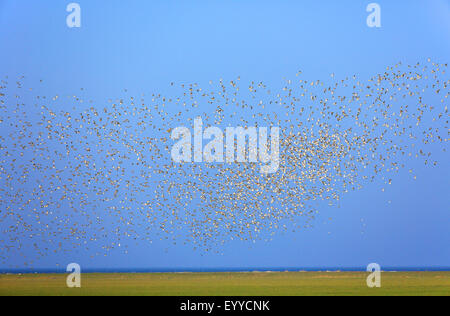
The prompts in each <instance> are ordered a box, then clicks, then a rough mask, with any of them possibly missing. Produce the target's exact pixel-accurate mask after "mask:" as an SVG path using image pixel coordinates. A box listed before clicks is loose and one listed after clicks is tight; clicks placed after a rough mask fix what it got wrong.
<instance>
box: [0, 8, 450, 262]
mask: <svg viewBox="0 0 450 316" xmlns="http://www.w3.org/2000/svg"><path fill="white" fill-rule="evenodd" d="M370 2H371V1H354V0H343V1H333V0H322V1H317V0H316V1H312V0H311V1H293V0H291V1H288V0H286V1H283V0H280V1H261V0H259V1H256V0H252V1H246V0H244V1H234V0H231V1H214V0H213V1H189V2H188V1H144V0H129V1H120V0H109V1H100V0H78V3H79V4H80V5H81V8H82V27H81V28H79V29H76V28H74V29H69V28H68V27H67V26H66V16H67V12H66V10H65V9H66V5H67V4H68V3H69V1H62V0H58V1H15V0H0V43H1V44H0V45H1V48H2V49H0V69H1V71H0V76H1V77H4V76H6V75H8V76H9V77H11V78H14V77H18V76H20V75H25V76H26V78H27V80H28V81H29V82H39V80H40V79H43V80H44V81H45V85H41V86H40V88H39V89H40V90H39V91H38V93H39V94H41V95H48V96H50V95H54V94H60V95H71V94H73V93H76V92H78V91H79V89H80V88H81V87H83V88H84V89H85V90H86V91H88V92H87V93H88V94H89V98H92V99H94V100H96V102H99V103H101V102H105V103H106V100H107V99H108V98H111V97H112V98H117V97H119V96H120V95H121V93H122V91H123V89H125V88H126V89H128V91H129V92H130V94H133V93H136V94H140V93H153V92H161V93H163V94H164V93H167V91H168V89H169V86H170V83H171V82H179V83H181V82H200V83H202V82H203V83H205V82H208V80H218V79H220V78H224V79H225V80H233V79H235V78H236V77H237V76H241V78H242V80H244V81H245V80H247V81H251V80H255V81H260V80H263V81H264V82H265V83H267V84H269V85H271V84H272V85H274V86H276V85H279V84H280V82H281V81H282V80H283V78H294V77H295V74H296V73H297V71H298V70H302V71H303V76H304V77H305V78H309V79H310V80H315V79H322V78H328V77H329V74H330V73H335V75H336V77H338V78H344V77H345V76H349V75H353V74H358V76H360V77H362V78H364V77H368V76H371V75H374V74H377V73H379V72H382V71H384V69H385V68H386V66H390V65H394V64H395V63H397V62H398V61H402V63H404V64H408V63H411V64H415V63H416V62H418V61H420V62H423V61H425V60H426V59H427V58H432V59H433V60H434V61H436V62H439V63H447V62H448V57H449V56H450V19H449V17H450V1H448V0H427V1H419V0H410V1H407V0H398V1H387V0H379V1H378V3H379V4H380V5H381V8H382V27H381V28H379V29H377V28H369V27H367V25H366V17H367V15H368V13H367V12H366V10H365V9H366V6H367V4H368V3H370ZM439 158H440V159H441V164H440V166H439V168H432V167H429V166H424V165H423V163H418V162H414V161H412V162H411V165H413V166H414V168H415V171H416V174H417V180H415V181H414V180H413V179H412V178H411V176H410V175H409V174H408V172H407V169H405V170H402V171H401V172H399V174H398V175H395V178H394V180H395V181H394V184H393V185H391V186H390V187H389V190H387V191H386V192H381V190H380V186H379V184H378V183H372V184H368V185H366V186H365V187H364V188H363V189H362V190H359V191H356V192H351V193H349V194H347V195H345V196H344V197H343V199H342V201H341V204H340V208H335V207H331V208H327V207H322V208H321V209H320V212H319V216H318V218H317V219H316V220H315V221H314V223H313V224H314V225H313V227H312V228H308V229H305V230H303V231H297V232H296V233H285V234H277V235H275V237H274V240H273V241H271V242H262V241H260V242H257V243H256V244H252V245H250V244H248V243H244V242H237V241H235V242H229V243H227V244H226V245H225V246H224V248H223V251H222V253H221V254H217V255H215V254H205V253H203V252H201V251H193V250H192V247H191V246H189V245H187V246H182V245H177V246H173V245H171V244H170V243H166V242H164V241H155V242H153V244H143V243H138V244H135V245H133V246H130V249H129V252H128V254H124V253H123V252H121V251H112V252H111V253H110V255H109V256H108V257H96V258H94V259H90V257H89V256H90V253H89V252H87V251H86V250H84V249H79V250H74V251H71V252H70V253H66V254H62V253H57V254H53V255H50V256H47V257H45V258H42V259H40V260H39V261H38V262H36V263H35V265H34V267H35V268H43V267H45V268H48V267H49V268H52V267H55V264H56V263H59V264H61V265H65V264H68V263H70V262H77V263H79V264H80V265H81V266H82V267H85V268H130V269H132V268H155V267H166V268H171V267H185V268H189V267H192V268H193V267H267V268H270V267H283V266H290V267H323V266H328V267H339V266H341V267H365V266H366V265H367V264H368V263H370V262H377V263H379V264H380V265H381V266H382V267H383V266H390V267H392V266H396V267H430V266H447V267H448V266H450V248H449V246H448V245H450V234H449V228H450V227H449V224H450V212H449V211H450V209H449V207H450V194H449V193H450V192H449V187H450V186H449V184H450V182H449V176H450V168H449V167H448V164H446V163H447V162H448V155H441V156H439ZM442 160H443V161H442ZM388 201H391V202H390V203H388ZM2 211H3V210H2ZM330 217H332V220H331V221H330V220H329V218H330ZM0 227H1V223H0ZM22 262H23V258H21V257H13V258H11V259H10V262H8V265H5V266H0V268H2V267H4V268H7V267H9V265H14V266H18V267H21V266H22Z"/></svg>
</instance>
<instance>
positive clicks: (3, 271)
mask: <svg viewBox="0 0 450 316" xmlns="http://www.w3.org/2000/svg"><path fill="white" fill-rule="evenodd" d="M447 271H450V267H406V268H405V267H385V268H382V272H447ZM232 272H235V273H250V272H254V273H271V272H272V273H274V272H330V273H332V272H366V269H365V268H363V267H354V268H351V267H321V268H314V267H312V268H117V269H114V268H86V269H82V273H232ZM64 273H67V271H66V270H65V269H0V274H64Z"/></svg>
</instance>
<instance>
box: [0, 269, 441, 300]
mask: <svg viewBox="0 0 450 316" xmlns="http://www.w3.org/2000/svg"><path fill="white" fill-rule="evenodd" d="M367 275H368V273H364V272H248V273H237V272H232V273H117V274H102V273H92V274H89V273H87V274H82V275H81V288H67V287H66V275H64V274H24V275H0V295H1V296H5V295H176V296H185V295H186V296H203V295H206V296H207V295H213V296H216V295H217V296H246V295H249V296H266V295H267V296H272V295H275V296H276V295H446V296H448V295H450V272H383V273H382V274H381V288H372V289H371V288H368V287H367V286H366V277H367Z"/></svg>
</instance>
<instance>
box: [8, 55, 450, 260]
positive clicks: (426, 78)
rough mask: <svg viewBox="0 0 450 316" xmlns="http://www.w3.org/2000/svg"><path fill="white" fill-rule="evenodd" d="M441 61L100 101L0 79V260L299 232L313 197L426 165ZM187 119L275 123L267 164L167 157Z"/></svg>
mask: <svg viewBox="0 0 450 316" xmlns="http://www.w3.org/2000/svg"><path fill="white" fill-rule="evenodd" d="M446 69H447V64H438V63H433V62H431V61H430V60H428V61H426V62H423V63H417V64H415V65H403V64H401V63H398V64H396V65H394V66H392V67H387V68H386V69H385V71H384V72H383V73H380V74H377V75H375V76H373V77H372V78H369V79H366V80H361V79H359V78H358V77H357V76H356V75H355V76H351V77H347V78H343V79H340V80H338V79H336V78H335V76H334V75H331V76H330V78H327V79H326V80H324V81H321V80H315V81H310V80H305V79H304V78H302V74H301V72H299V73H297V78H296V80H285V81H284V82H283V84H282V86H281V87H280V88H279V89H276V90H271V89H270V88H269V87H268V86H266V85H265V84H264V83H263V82H251V83H250V84H249V85H248V87H247V86H246V85H245V87H244V88H241V86H243V84H242V83H241V79H240V78H237V79H236V80H234V81H230V82H225V81H224V80H219V81H218V82H217V83H213V82H211V81H210V82H209V84H206V85H205V86H206V87H203V88H202V87H201V86H200V85H198V84H181V85H176V84H174V83H172V84H171V89H173V90H174V92H173V96H172V97H168V96H163V95H161V94H156V93H154V94H151V95H150V97H147V96H145V95H140V96H138V97H135V96H130V95H128V92H125V94H127V96H126V97H123V98H119V99H110V100H108V102H107V103H105V104H103V105H99V104H97V103H96V102H93V101H90V100H85V99H84V98H82V97H80V96H76V95H75V96H64V97H62V96H52V97H46V96H39V95H37V94H36V93H35V90H34V89H30V88H26V87H25V86H23V83H22V81H23V80H22V79H23V78H19V79H18V80H16V79H15V80H11V79H10V78H8V77H5V78H4V79H3V80H1V83H0V130H1V133H0V230H1V234H0V260H1V262H2V263H3V264H8V262H9V260H10V257H11V256H13V255H14V256H18V255H19V256H23V257H24V261H26V262H25V264H29V265H32V264H33V262H34V260H37V259H38V258H39V257H41V256H46V255H49V254H50V253H57V252H69V251H73V249H76V250H78V251H79V250H80V249H86V250H87V251H91V252H92V255H93V256H95V255H107V254H108V252H109V251H110V250H112V249H114V248H120V247H121V249H124V251H125V252H126V251H127V250H126V249H127V248H128V246H129V245H130V244H131V243H132V242H133V243H135V242H137V243H140V242H152V241H153V240H156V239H168V240H170V241H171V242H173V243H187V244H192V245H193V247H195V248H197V247H198V248H200V249H202V251H219V250H218V249H220V246H221V245H223V244H224V243H225V242H227V241H229V240H244V241H250V242H253V241H255V240H257V239H262V240H270V238H271V236H272V235H273V234H274V233H277V232H280V231H283V230H288V229H289V230H291V229H292V230H296V229H299V228H302V227H305V226H308V225H310V223H311V219H314V216H316V214H317V212H318V210H319V209H323V207H324V206H323V205H322V204H323V203H322V202H325V205H328V204H329V205H335V204H338V203H339V199H340V198H341V196H342V195H343V194H344V193H346V192H348V191H351V190H356V189H359V188H361V187H362V186H363V185H364V183H367V182H370V181H374V180H375V179H377V178H380V179H382V180H383V181H384V183H386V185H387V186H388V185H389V184H391V183H392V179H393V176H392V174H393V173H395V172H397V171H398V170H400V169H402V168H407V167H408V166H407V164H408V161H409V160H410V159H411V158H419V159H422V160H423V162H424V163H426V164H431V165H436V164H437V163H438V162H437V161H435V160H434V159H433V156H432V153H431V152H432V151H433V150H442V151H444V152H445V151H446V146H447V142H448V136H449V129H448V119H449V115H448V108H447V105H448V100H449V99H448V96H449V92H450V90H449V83H450V80H449V79H448V76H447V75H446ZM43 84H44V83H43V82H41V83H40V85H43ZM36 90H37V91H38V90H39V89H36ZM198 116H200V117H201V118H202V119H203V124H204V128H206V127H208V126H220V127H224V128H225V127H226V126H242V127H248V126H261V127H264V126H265V127H271V126H278V127H280V142H281V143H280V168H279V170H278V172H276V173H273V174H267V175H266V174H261V173H260V163H250V162H243V163H195V162H193V163H175V162H173V161H172V159H171V154H170V149H171V146H172V144H173V140H172V139H171V138H170V135H171V134H170V133H171V130H172V129H174V128H176V127H178V126H181V125H185V126H188V127H191V125H192V123H193V120H194V118H195V117H198ZM191 128H192V127H191ZM410 172H411V173H412V174H413V171H412V170H410ZM413 176H414V174H413ZM383 189H384V187H383ZM30 254H35V256H34V255H33V256H31V255H30ZM31 257H33V258H31Z"/></svg>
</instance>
